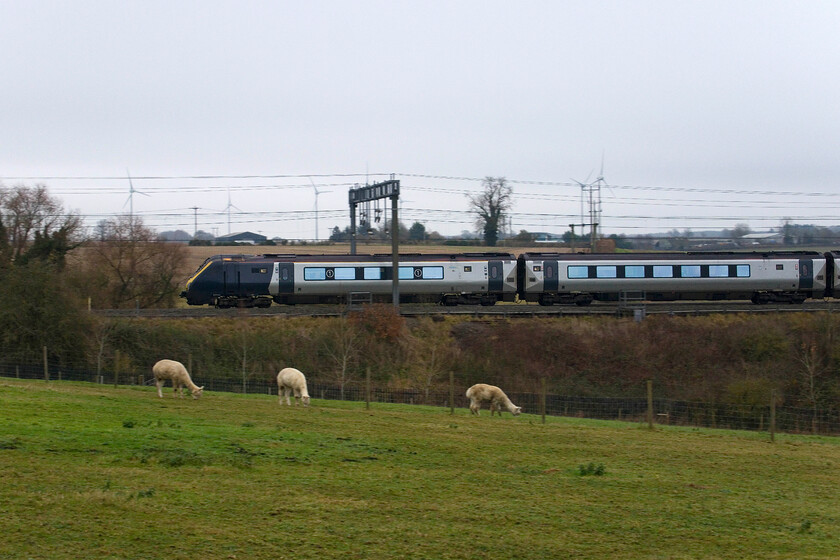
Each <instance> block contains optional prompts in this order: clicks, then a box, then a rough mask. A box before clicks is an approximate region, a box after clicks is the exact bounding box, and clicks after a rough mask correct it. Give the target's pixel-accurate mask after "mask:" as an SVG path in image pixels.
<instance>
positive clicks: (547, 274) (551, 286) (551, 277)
mask: <svg viewBox="0 0 840 560" xmlns="http://www.w3.org/2000/svg"><path fill="white" fill-rule="evenodd" d="M559 287H560V283H559V280H558V277H557V261H543V291H544V292H556V291H557V290H558V289H559Z"/></svg>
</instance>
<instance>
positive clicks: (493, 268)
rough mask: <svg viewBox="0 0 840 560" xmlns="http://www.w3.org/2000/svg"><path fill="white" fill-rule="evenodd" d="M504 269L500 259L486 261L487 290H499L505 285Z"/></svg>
mask: <svg viewBox="0 0 840 560" xmlns="http://www.w3.org/2000/svg"><path fill="white" fill-rule="evenodd" d="M504 282H505V269H504V266H503V264H502V261H490V262H488V263H487V291H488V292H501V291H502V290H504V287H505V283H504Z"/></svg>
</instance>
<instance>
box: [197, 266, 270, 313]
mask: <svg viewBox="0 0 840 560" xmlns="http://www.w3.org/2000/svg"><path fill="white" fill-rule="evenodd" d="M272 270H273V265H272V263H270V262H268V261H267V260H266V259H255V258H254V257H253V256H251V255H216V256H213V257H210V258H209V259H207V260H206V261H204V263H203V264H202V265H201V266H200V267H199V268H198V270H197V271H196V272H195V273H194V274H193V275H192V276H191V277H190V279H189V280H187V283H186V286H185V289H184V291H183V292H181V297H183V298H186V300H187V304H189V305H213V306H215V307H219V308H229V307H268V306H270V305H271V299H270V298H269V297H267V295H268V284H269V281H270V279H271V272H272Z"/></svg>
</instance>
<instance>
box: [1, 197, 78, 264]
mask: <svg viewBox="0 0 840 560" xmlns="http://www.w3.org/2000/svg"><path fill="white" fill-rule="evenodd" d="M81 225H82V222H81V218H80V217H79V215H78V214H76V213H74V212H67V211H65V210H64V207H63V206H62V205H61V203H60V202H59V201H58V199H55V198H53V197H51V196H50V195H49V193H48V192H47V187H45V186H44V185H36V186H35V187H26V186H23V185H18V186H15V187H12V188H11V189H2V188H0V238H2V239H0V245H1V247H0V255H2V256H3V257H4V258H5V259H6V262H19V263H25V262H26V261H28V260H30V259H32V258H41V259H44V260H51V261H53V262H58V263H59V264H63V262H64V256H65V255H66V254H67V252H69V251H70V250H71V249H73V248H74V247H76V246H77V244H78V241H79V234H80V233H81Z"/></svg>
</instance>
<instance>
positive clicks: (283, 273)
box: [280, 268, 289, 280]
mask: <svg viewBox="0 0 840 560" xmlns="http://www.w3.org/2000/svg"><path fill="white" fill-rule="evenodd" d="M280 278H282V279H283V280H288V279H289V269H288V268H284V269H283V270H281V271H280Z"/></svg>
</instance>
